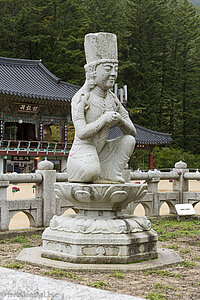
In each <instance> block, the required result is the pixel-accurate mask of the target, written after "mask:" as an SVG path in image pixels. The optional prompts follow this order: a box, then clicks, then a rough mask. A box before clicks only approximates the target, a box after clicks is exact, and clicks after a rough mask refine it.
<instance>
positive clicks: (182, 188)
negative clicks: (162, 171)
mask: <svg viewBox="0 0 200 300" xmlns="http://www.w3.org/2000/svg"><path fill="white" fill-rule="evenodd" d="M173 172H175V173H177V174H178V175H179V176H180V178H179V180H176V179H175V180H174V182H173V192H178V193H179V201H178V203H179V204H182V203H184V197H183V193H184V192H188V186H189V185H188V180H187V179H185V178H184V176H183V174H184V173H186V172H189V169H187V164H186V163H185V162H182V161H179V162H177V163H176V164H175V168H174V169H173Z"/></svg>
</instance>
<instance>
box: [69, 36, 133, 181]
mask: <svg viewBox="0 0 200 300" xmlns="http://www.w3.org/2000/svg"><path fill="white" fill-rule="evenodd" d="M85 54H86V61H87V64H86V65H85V72H86V81H85V84H84V85H83V86H82V88H81V89H80V90H79V91H78V92H77V93H76V94H75V96H74V97H73V99H72V120H73V123H74V127H75V138H74V142H73V145H72V148H71V151H70V154H69V158H68V162H67V172H68V181H69V182H84V183H124V180H123V178H122V171H123V169H124V168H125V166H126V164H127V162H128V160H129V158H130V156H131V154H132V152H133V150H134V147H135V135H136V130H135V127H134V125H133V123H132V122H131V120H130V118H129V115H128V112H127V111H126V109H125V108H124V107H123V105H122V104H121V103H120V101H119V99H118V98H117V97H116V96H115V94H114V93H113V92H112V91H111V90H112V88H113V86H114V84H115V81H116V79H117V71H118V55H117V37H116V35H115V34H111V33H103V32H100V33H95V34H93V33H91V34H88V35H86V36H85ZM111 125H116V126H118V127H119V128H120V129H121V130H122V131H123V133H124V135H123V136H121V137H119V138H116V139H114V140H107V139H108V134H109V128H110V126H111Z"/></svg>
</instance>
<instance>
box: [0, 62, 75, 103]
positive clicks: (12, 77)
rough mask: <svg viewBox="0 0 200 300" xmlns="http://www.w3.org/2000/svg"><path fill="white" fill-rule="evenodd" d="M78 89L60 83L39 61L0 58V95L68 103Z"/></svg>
mask: <svg viewBox="0 0 200 300" xmlns="http://www.w3.org/2000/svg"><path fill="white" fill-rule="evenodd" d="M79 88H80V87H78V86H76V85H73V84H69V83H66V82H64V81H61V80H60V79H59V78H57V77H56V76H55V75H53V74H52V73H51V72H50V71H49V70H48V69H47V68H46V67H45V66H44V65H43V64H42V62H41V60H27V59H15V58H5V57H0V93H3V94H9V95H15V96H21V97H28V98H34V99H47V100H59V101H63V102H66V101H67V102H70V101H71V99H72V97H73V95H74V94H75V93H76V92H77V90H78V89H79Z"/></svg>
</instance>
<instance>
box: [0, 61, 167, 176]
mask: <svg viewBox="0 0 200 300" xmlns="http://www.w3.org/2000/svg"><path fill="white" fill-rule="evenodd" d="M78 89H79V86H76V85H72V84H69V83H66V82H64V81H62V80H60V79H59V78H57V77H56V76H55V75H53V74H52V73H51V72H50V71H49V70H48V69H47V68H46V67H45V66H44V65H43V64H42V62H41V60H25V59H14V58H5V57H0V114H1V117H0V173H7V172H17V173H24V172H31V171H32V172H34V170H35V169H36V168H37V163H38V162H39V161H40V160H43V159H44V158H47V159H49V160H51V161H52V162H53V163H54V166H55V169H56V170H57V171H58V172H63V171H64V170H65V169H66V161H67V157H68V154H69V150H70V147H71V144H72V141H73V131H72V130H71V112H70V107H71V99H72V97H73V95H74V94H75V93H76V92H77V91H78ZM135 126H136V130H137V136H136V142H137V144H136V148H143V149H144V148H145V149H148V150H149V153H150V156H149V157H150V164H149V167H150V168H153V160H152V159H153V158H152V150H153V147H154V146H155V145H160V144H166V143H169V142H171V140H172V139H171V136H170V134H166V133H160V132H154V131H151V130H148V129H146V128H143V127H141V126H138V125H136V124H135ZM121 134H122V133H121V132H120V130H119V128H117V127H112V128H111V130H110V136H109V138H110V139H111V138H115V137H116V136H119V135H121Z"/></svg>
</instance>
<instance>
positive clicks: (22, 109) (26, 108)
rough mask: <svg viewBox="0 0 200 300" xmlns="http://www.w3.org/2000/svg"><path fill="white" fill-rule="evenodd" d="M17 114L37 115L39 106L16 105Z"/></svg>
mask: <svg viewBox="0 0 200 300" xmlns="http://www.w3.org/2000/svg"><path fill="white" fill-rule="evenodd" d="M16 106H17V110H18V112H29V113H37V112H38V111H39V108H40V107H39V105H36V104H26V103H16Z"/></svg>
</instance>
